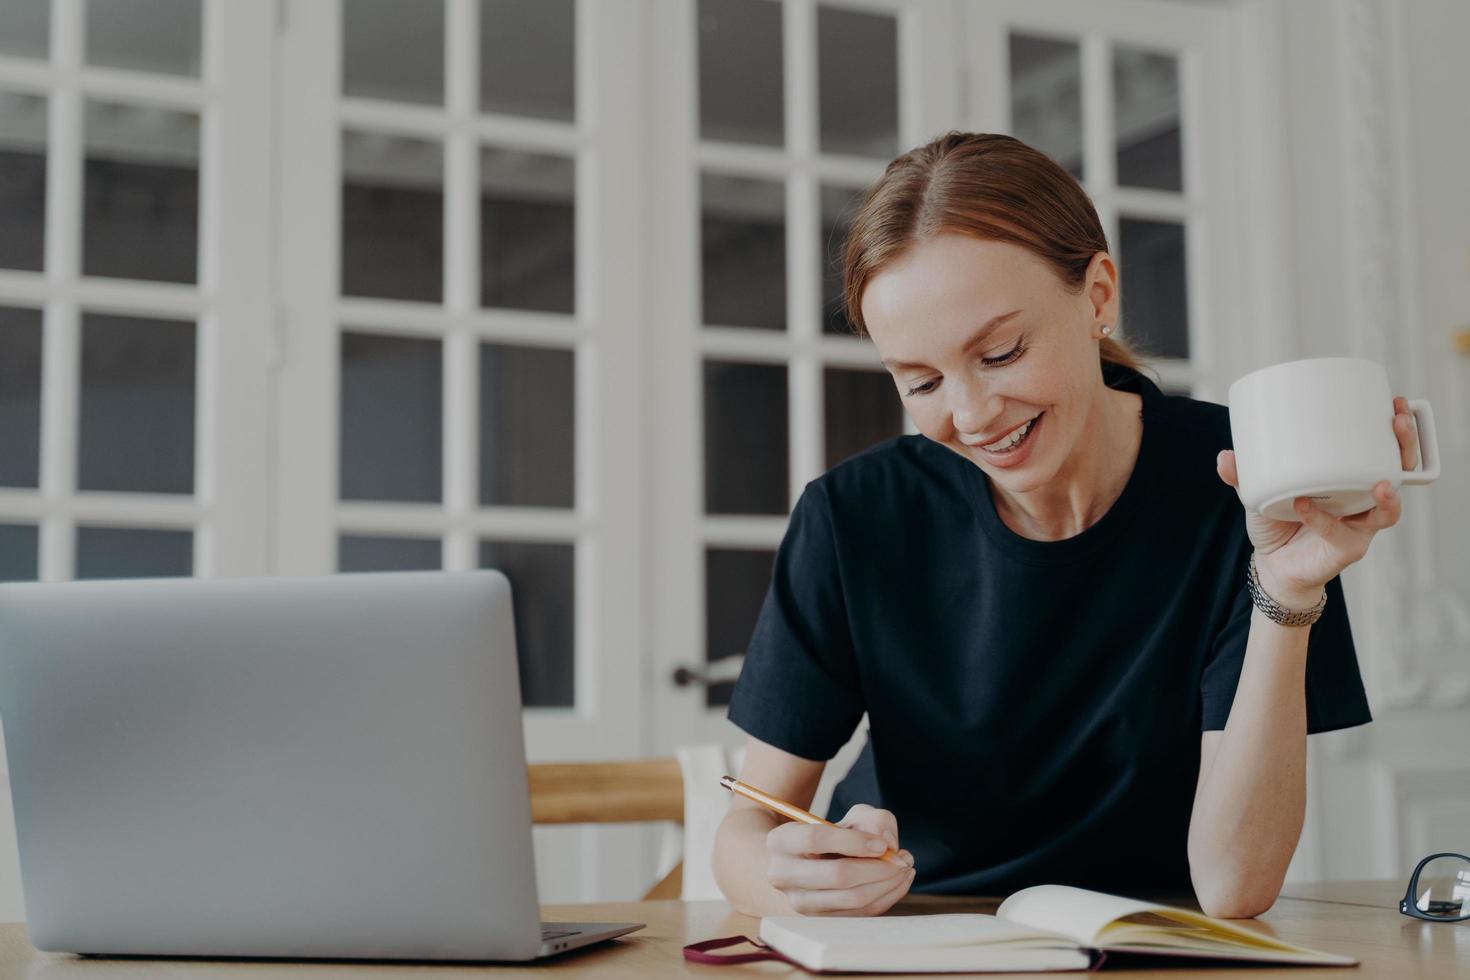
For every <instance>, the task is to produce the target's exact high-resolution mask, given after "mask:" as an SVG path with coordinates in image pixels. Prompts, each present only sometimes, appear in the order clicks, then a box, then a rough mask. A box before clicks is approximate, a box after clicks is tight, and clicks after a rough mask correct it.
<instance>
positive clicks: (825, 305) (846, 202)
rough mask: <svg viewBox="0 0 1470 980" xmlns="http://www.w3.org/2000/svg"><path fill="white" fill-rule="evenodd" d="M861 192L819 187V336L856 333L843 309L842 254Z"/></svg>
mask: <svg viewBox="0 0 1470 980" xmlns="http://www.w3.org/2000/svg"><path fill="white" fill-rule="evenodd" d="M863 194H864V192H863V191H862V190H853V189H851V188H848V187H828V186H825V185H824V186H823V187H822V332H823V333H831V334H846V335H851V334H853V333H856V330H855V329H854V328H853V325H852V322H851V321H850V320H848V318H847V313H846V312H844V310H843V308H842V251H843V249H844V248H845V247H846V246H847V233H848V231H849V230H850V225H851V223H852V216H853V215H854V214H856V213H857V209H858V207H859V206H860V205H861V204H862V203H863Z"/></svg>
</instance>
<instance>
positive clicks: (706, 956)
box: [684, 936, 800, 966]
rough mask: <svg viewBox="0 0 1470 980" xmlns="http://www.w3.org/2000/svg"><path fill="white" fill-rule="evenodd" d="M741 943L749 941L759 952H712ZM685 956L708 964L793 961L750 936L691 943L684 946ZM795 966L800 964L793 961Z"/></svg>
mask: <svg viewBox="0 0 1470 980" xmlns="http://www.w3.org/2000/svg"><path fill="white" fill-rule="evenodd" d="M741 943H749V944H750V945H752V946H754V947H755V948H756V949H757V950H758V952H755V953H711V952H710V950H712V949H724V948H725V947H726V946H739V945H740V944H741ZM684 958H685V959H686V960H689V961H690V962H691V963H703V964H705V965H706V966H738V965H739V964H741V963H761V962H764V961H767V960H776V961H778V962H781V963H792V961H791V960H788V959H787V958H786V957H784V956H782V955H781V954H780V953H778V952H776V951H775V950H774V949H771V948H770V947H769V946H762V945H761V944H760V943H758V942H756V941H755V940H754V939H751V938H749V937H748V936H725V937H723V938H721V939H706V940H704V941H703V942H698V943H690V944H689V945H688V946H685V947H684ZM792 965H793V966H799V965H800V964H797V963H792Z"/></svg>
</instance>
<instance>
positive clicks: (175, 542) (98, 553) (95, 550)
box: [76, 527, 194, 578]
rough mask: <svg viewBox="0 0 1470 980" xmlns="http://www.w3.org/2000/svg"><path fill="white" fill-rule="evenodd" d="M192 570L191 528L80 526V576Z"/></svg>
mask: <svg viewBox="0 0 1470 980" xmlns="http://www.w3.org/2000/svg"><path fill="white" fill-rule="evenodd" d="M192 574H194V534H193V532H192V531H154V530H143V529H140V528H130V527H79V528H77V568H76V577H77V578H175V577H181V576H189V575H192Z"/></svg>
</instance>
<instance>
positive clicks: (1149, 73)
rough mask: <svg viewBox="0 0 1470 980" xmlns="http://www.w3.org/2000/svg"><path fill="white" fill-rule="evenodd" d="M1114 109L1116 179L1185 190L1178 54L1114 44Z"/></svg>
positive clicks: (1128, 184)
mask: <svg viewBox="0 0 1470 980" xmlns="http://www.w3.org/2000/svg"><path fill="white" fill-rule="evenodd" d="M1113 114H1114V121H1115V125H1116V127H1117V139H1118V184H1119V185H1120V186H1123V187H1154V188H1157V189H1159V190H1165V191H1178V190H1183V189H1184V159H1183V155H1182V151H1181V135H1180V113H1179V59H1178V58H1176V57H1174V56H1173V55H1171V54H1158V53H1156V52H1152V51H1138V50H1134V49H1132V48H1123V47H1119V48H1115V49H1114V50H1113Z"/></svg>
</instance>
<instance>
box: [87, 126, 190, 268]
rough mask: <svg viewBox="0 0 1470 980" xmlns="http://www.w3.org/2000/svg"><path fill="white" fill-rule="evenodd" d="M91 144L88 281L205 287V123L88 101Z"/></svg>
mask: <svg viewBox="0 0 1470 980" xmlns="http://www.w3.org/2000/svg"><path fill="white" fill-rule="evenodd" d="M86 140H87V160H86V176H85V178H84V179H85V185H86V186H85V191H84V193H85V198H86V200H85V204H84V208H85V211H84V214H83V218H82V223H83V227H82V273H83V274H84V275H88V276H116V277H118V278H121V279H153V280H160V281H165V282H196V281H198V271H197V270H198V265H199V117H198V116H197V115H195V114H193V113H190V112H174V111H172V110H169V109H159V108H157V107H155V106H135V105H122V104H120V103H111V102H90V101H89V102H88V103H87V108H86ZM142 242H147V243H148V244H147V247H146V248H140V247H139V244H140V243H142Z"/></svg>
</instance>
